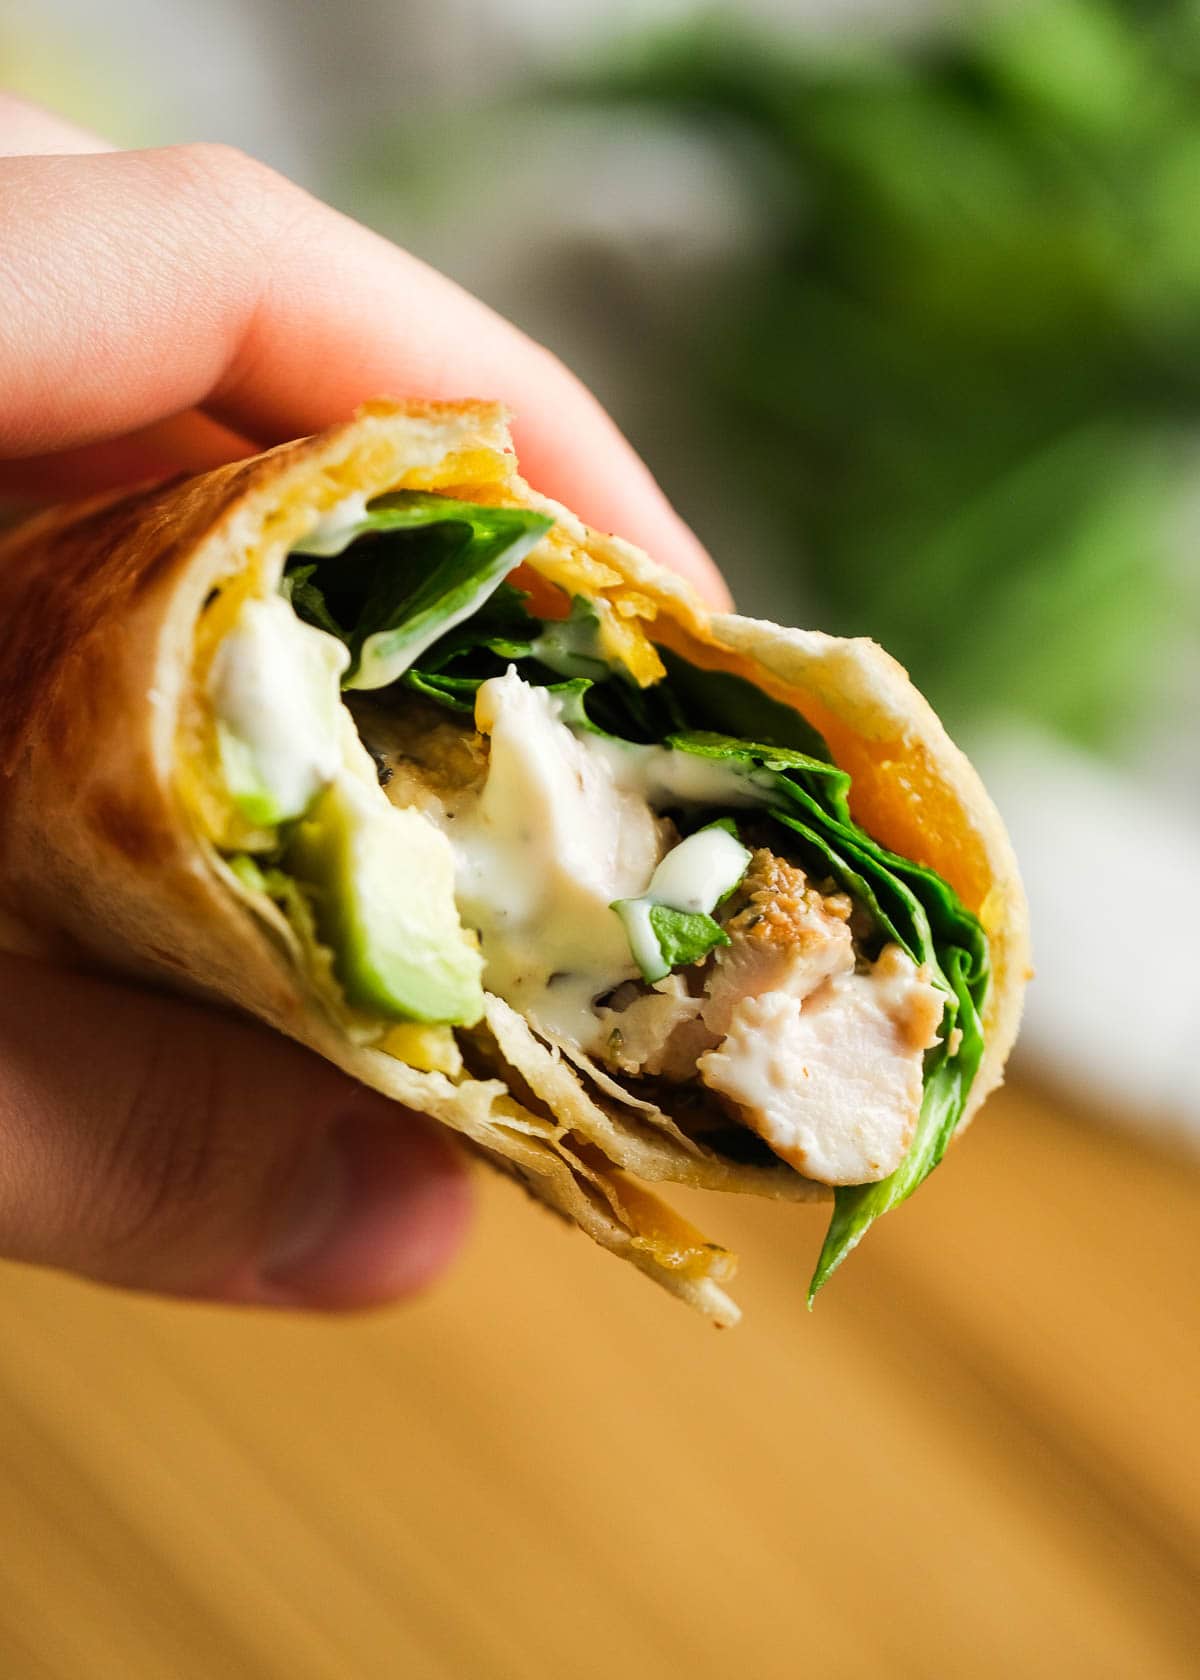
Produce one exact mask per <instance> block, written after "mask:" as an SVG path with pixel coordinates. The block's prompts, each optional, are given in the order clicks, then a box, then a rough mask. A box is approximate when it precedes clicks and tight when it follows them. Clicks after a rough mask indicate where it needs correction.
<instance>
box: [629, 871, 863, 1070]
mask: <svg viewBox="0 0 1200 1680" xmlns="http://www.w3.org/2000/svg"><path fill="white" fill-rule="evenodd" d="M730 908H731V910H732V912H733V914H732V915H731V916H730V917H729V919H728V920H727V921H726V922H725V924H724V926H725V932H726V933H727V934H728V935H729V941H730V942H729V944H728V945H727V946H720V947H718V949H717V951H716V953H715V955H714V956H713V957H712V958H711V959H710V960H709V961H708V963H707V965H706V966H705V968H704V969H702V970H700V971H699V973H698V972H697V971H696V970H691V971H689V976H688V977H686V978H685V976H684V975H682V974H672V975H670V976H669V977H668V978H667V979H666V980H660V981H659V983H658V984H657V985H656V986H654V987H652V988H651V989H650V990H649V991H646V990H640V989H639V990H637V991H634V989H633V988H630V995H629V996H628V997H627V998H626V999H624V1000H621V999H620V998H618V1000H617V1001H618V1002H621V1001H624V1007H623V1008H620V1007H618V1008H610V1009H599V1010H597V1014H598V1015H599V1017H600V1020H601V1021H602V1023H603V1024H604V1027H605V1028H606V1029H607V1031H606V1046H605V1050H604V1059H605V1060H606V1061H607V1062H609V1063H610V1065H611V1066H613V1067H616V1068H619V1069H620V1071H621V1072H622V1073H630V1074H639V1073H646V1074H653V1075H657V1076H659V1077H661V1078H663V1079H670V1080H673V1081H675V1082H676V1083H680V1084H681V1083H683V1082H684V1081H686V1080H689V1079H694V1078H695V1076H696V1062H697V1059H698V1057H700V1056H702V1055H703V1054H704V1053H705V1051H708V1050H712V1049H715V1047H716V1046H717V1045H718V1044H719V1043H720V1041H721V1039H723V1038H724V1036H725V1034H726V1033H727V1032H728V1030H729V1024H730V1021H731V1020H732V1018H733V1014H734V1011H735V1009H736V1008H737V1006H738V1005H739V1004H740V1003H741V1002H742V1001H743V1000H744V999H745V998H753V997H760V996H761V995H762V994H763V993H765V992H781V993H782V992H785V993H788V994H790V995H791V996H794V997H797V998H802V997H806V996H807V995H808V993H809V992H811V991H813V990H815V989H816V987H818V986H820V985H821V984H822V983H823V982H824V981H825V980H827V979H829V978H830V976H831V975H835V974H842V973H848V972H850V971H851V970H852V969H853V967H854V942H853V939H852V937H851V933H850V927H849V920H848V918H849V916H850V910H851V904H850V900H849V899H848V898H847V897H845V895H844V894H837V895H834V896H829V897H826V896H823V895H822V894H821V893H819V892H818V891H816V889H815V888H813V887H810V886H809V885H808V883H807V881H806V879H805V875H804V871H803V870H802V869H797V868H795V867H794V866H793V865H792V864H790V863H788V862H786V861H785V860H784V859H783V858H781V857H776V855H775V854H774V853H773V852H770V851H767V850H765V849H761V850H759V851H756V852H755V853H754V855H753V857H752V858H751V861H750V867H749V869H748V870H747V871H746V874H745V877H744V878H743V880H742V883H741V885H740V886H739V887H738V889H737V893H736V895H735V896H734V898H733V899H731V900H730ZM701 975H703V986H701V985H700V983H699V980H700V976H701ZM688 978H691V979H692V980H693V981H694V984H693V985H691V986H689V985H688V983H687V980H688Z"/></svg>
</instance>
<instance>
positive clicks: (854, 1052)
mask: <svg viewBox="0 0 1200 1680" xmlns="http://www.w3.org/2000/svg"><path fill="white" fill-rule="evenodd" d="M944 1003H945V999H944V996H943V994H942V992H940V991H939V990H938V989H937V987H935V986H934V985H933V984H932V983H931V982H930V981H929V980H928V979H927V978H926V976H925V975H924V974H923V973H922V971H921V970H920V969H918V968H917V966H916V964H915V963H914V962H913V961H912V959H911V958H910V957H908V956H907V955H906V954H905V952H904V951H902V950H901V949H900V947H899V946H898V945H889V946H888V947H887V948H886V949H885V950H884V952H883V954H882V955H881V956H880V958H879V960H878V962H876V963H875V964H874V965H873V966H872V967H871V968H869V969H868V970H867V971H866V972H864V973H860V974H846V973H843V974H839V975H836V976H835V977H834V978H832V979H829V980H826V981H825V982H824V983H823V984H822V985H821V986H819V987H818V988H817V989H816V990H815V991H813V992H811V993H810V994H809V995H808V996H807V997H805V998H799V997H797V996H795V994H793V993H789V992H767V993H765V994H763V995H762V996H749V997H745V998H743V999H742V1001H741V1002H740V1003H738V1004H737V1005H736V1007H735V1008H734V1010H733V1015H732V1019H731V1021H730V1026H729V1032H728V1033H727V1035H726V1036H725V1038H724V1040H723V1041H722V1043H721V1044H720V1045H719V1046H718V1048H717V1049H715V1050H710V1051H709V1052H708V1053H707V1054H706V1055H704V1056H702V1057H701V1058H700V1062H699V1072H700V1076H701V1078H702V1079H703V1081H704V1083H705V1084H706V1085H708V1086H709V1087H710V1089H712V1090H714V1091H717V1092H719V1093H720V1094H721V1095H722V1096H723V1097H725V1098H726V1099H728V1100H729V1101H730V1102H731V1103H733V1104H734V1106H735V1108H736V1110H737V1112H738V1113H739V1115H740V1116H741V1117H742V1119H743V1120H744V1121H745V1122H746V1124H747V1125H749V1126H751V1127H752V1128H753V1130H754V1131H756V1132H757V1133H758V1134H759V1136H760V1137H762V1138H763V1139H765V1141H766V1142H767V1143H769V1144H770V1146H771V1148H772V1149H773V1150H774V1151H775V1153H776V1154H777V1155H779V1156H781V1157H782V1158H783V1159H784V1160H785V1161H788V1162H790V1163H791V1165H792V1166H794V1167H795V1168H796V1170H797V1171H798V1172H802V1173H803V1174H804V1175H805V1177H807V1178H815V1179H817V1180H819V1181H820V1182H821V1183H824V1184H868V1183H873V1182H874V1181H876V1180H877V1179H881V1178H886V1177H887V1176H888V1174H889V1173H892V1172H894V1171H895V1170H896V1168H897V1167H898V1166H899V1165H900V1163H901V1161H902V1160H903V1159H904V1156H905V1153H906V1151H907V1149H908V1146H909V1144H910V1143H911V1142H912V1138H913V1132H914V1130H915V1128H916V1124H917V1117H918V1115H919V1113H920V1109H921V1094H922V1072H923V1067H922V1062H923V1056H924V1052H925V1051H926V1050H927V1049H929V1048H930V1046H931V1045H934V1044H936V1043H937V1041H938V1029H939V1026H940V1024H941V1019H942V1012H943V1008H944Z"/></svg>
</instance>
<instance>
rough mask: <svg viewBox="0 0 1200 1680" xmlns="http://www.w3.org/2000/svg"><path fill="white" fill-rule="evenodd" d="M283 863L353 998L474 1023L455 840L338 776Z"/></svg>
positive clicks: (475, 1000)
mask: <svg viewBox="0 0 1200 1680" xmlns="http://www.w3.org/2000/svg"><path fill="white" fill-rule="evenodd" d="M284 867H285V868H286V869H287V870H288V872H289V873H290V874H292V875H294V876H295V878H296V879H297V880H299V881H301V882H303V883H304V885H305V886H306V887H307V888H308V890H309V896H310V898H311V901H312V905H313V913H314V917H315V920H316V924H317V931H318V933H319V935H320V938H321V940H322V943H324V944H325V945H328V946H329V948H330V949H331V950H332V952H333V960H334V970H335V972H336V974H337V976H338V979H339V980H340V981H341V984H342V987H343V989H344V991H345V994H346V998H347V1000H348V1001H349V1002H350V1003H352V1004H355V1005H357V1006H358V1007H359V1008H362V1009H367V1010H370V1011H372V1012H373V1013H374V1014H376V1015H382V1016H384V1017H385V1018H387V1019H389V1020H395V1021H422V1022H427V1023H436V1024H446V1025H450V1026H473V1025H474V1023H475V1022H476V1021H478V1020H479V1018H480V1016H481V1015H482V1014H483V987H482V982H481V975H482V972H483V959H482V957H481V956H480V954H479V951H478V950H477V949H476V947H475V945H474V943H473V942H472V940H471V939H470V937H469V936H468V934H467V933H466V932H465V931H464V930H463V927H462V924H461V923H460V921H459V919H458V908H457V906H456V904H455V902H454V856H453V853H452V852H451V850H450V845H449V842H448V841H447V840H446V839H445V837H444V836H443V835H442V834H440V833H439V832H438V830H437V829H435V828H434V827H433V826H432V825H431V824H430V823H429V822H427V821H426V819H425V818H424V817H422V816H421V815H420V813H419V812H417V811H412V810H398V809H396V808H395V807H393V806H391V805H389V804H387V802H386V800H384V799H382V798H378V799H377V798H376V797H374V790H373V789H371V788H368V787H366V786H364V785H362V784H361V783H359V782H357V781H356V780H355V779H354V777H353V776H350V775H342V776H340V777H339V778H338V780H337V781H335V782H334V783H332V785H331V786H330V787H328V788H326V790H325V792H324V793H322V794H321V795H320V797H319V798H318V799H317V801H316V802H315V804H314V805H313V806H312V808H311V810H310V811H309V813H308V815H307V816H306V817H305V818H304V819H303V820H302V821H301V822H299V823H297V824H296V827H295V829H294V830H293V833H292V837H291V840H290V843H289V845H288V849H287V852H286V855H285V857H284Z"/></svg>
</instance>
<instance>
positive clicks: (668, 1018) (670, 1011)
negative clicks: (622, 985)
mask: <svg viewBox="0 0 1200 1680" xmlns="http://www.w3.org/2000/svg"><path fill="white" fill-rule="evenodd" d="M631 989H632V988H631ZM703 1008H704V999H703V998H702V997H693V996H692V995H691V993H690V992H689V991H688V989H687V984H686V982H685V981H684V978H683V976H682V975H681V974H670V975H668V976H667V978H666V979H665V980H660V981H659V982H658V984H657V985H656V986H652V987H651V988H650V990H649V991H640V992H639V993H638V994H637V995H636V996H635V997H634V998H633V1000H632V1002H629V1003H627V1004H626V1006H625V1008H624V1009H597V1011H596V1014H597V1016H598V1017H599V1019H600V1022H601V1025H602V1027H603V1028H604V1034H605V1036H604V1050H603V1059H604V1060H605V1061H606V1062H608V1063H609V1065H610V1066H612V1067H615V1068H619V1069H620V1071H621V1072H622V1073H632V1074H640V1073H649V1074H654V1075H657V1076H660V1077H661V1078H663V1079H670V1080H673V1081H675V1083H677V1084H679V1083H682V1082H683V1081H684V1080H687V1079H694V1078H695V1076H696V1060H697V1057H699V1056H701V1055H703V1053H704V1052H705V1051H706V1050H711V1049H712V1048H713V1046H714V1045H715V1044H716V1042H717V1040H716V1036H715V1034H713V1033H712V1032H711V1031H710V1030H709V1029H708V1028H707V1027H706V1026H705V1024H704V1022H703V1020H702V1019H701V1011H702V1009H703Z"/></svg>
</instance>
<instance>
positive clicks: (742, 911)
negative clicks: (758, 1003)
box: [704, 849, 854, 1039]
mask: <svg viewBox="0 0 1200 1680" xmlns="http://www.w3.org/2000/svg"><path fill="white" fill-rule="evenodd" d="M731 906H732V909H733V914H732V916H731V917H730V918H729V920H728V921H727V922H726V923H725V932H726V933H727V934H728V936H729V944H728V945H727V946H723V947H722V948H721V949H719V950H718V951H717V953H716V956H715V958H714V961H713V967H712V972H711V974H710V976H709V979H708V983H707V986H706V988H705V989H706V994H707V995H706V1000H705V1004H704V1024H705V1026H706V1027H708V1028H709V1030H710V1031H711V1033H712V1034H713V1037H714V1039H720V1038H723V1037H724V1036H725V1034H726V1033H727V1032H728V1031H729V1023H730V1020H731V1019H732V1016H733V1012H734V1009H735V1008H736V1007H737V1005H738V1004H739V1003H740V1002H741V1001H742V1000H743V998H748V997H761V996H762V995H763V994H764V993H765V992H786V993H788V994H789V995H790V996H791V997H796V998H802V997H807V995H808V993H809V992H811V991H814V990H815V989H816V987H818V986H819V985H820V984H821V983H822V981H824V980H828V979H830V978H831V977H832V976H833V975H835V974H846V973H849V972H850V971H851V970H852V969H853V967H854V941H853V938H852V937H851V932H850V925H849V918H850V911H851V903H850V900H849V898H847V897H846V895H845V894H844V893H836V894H830V895H829V896H828V897H826V896H825V895H823V894H822V893H820V892H818V891H817V890H816V888H815V887H811V886H809V884H808V881H807V879H806V877H805V874H804V871H803V870H802V869H797V868H796V867H795V866H794V865H792V864H790V863H788V862H786V860H785V859H783V858H781V857H778V856H777V855H776V854H775V853H774V852H769V851H767V850H765V849H760V850H758V851H756V852H755V853H754V856H753V858H752V859H751V862H750V867H749V869H748V870H747V871H746V874H745V877H744V878H743V880H742V883H741V885H740V887H739V888H738V891H737V896H736V897H735V898H734V899H733V900H732V901H731Z"/></svg>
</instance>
